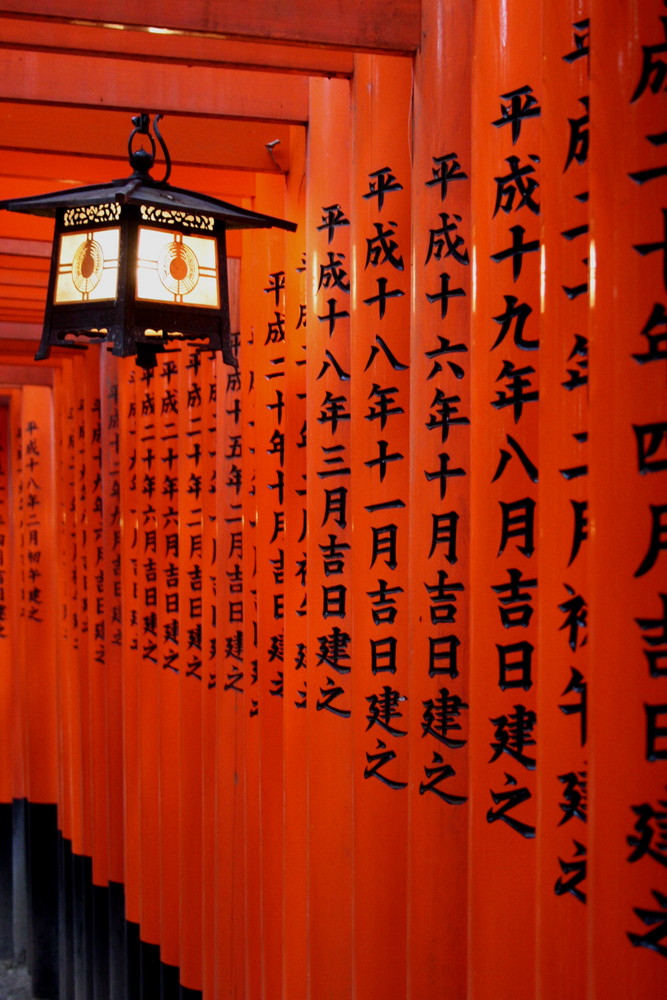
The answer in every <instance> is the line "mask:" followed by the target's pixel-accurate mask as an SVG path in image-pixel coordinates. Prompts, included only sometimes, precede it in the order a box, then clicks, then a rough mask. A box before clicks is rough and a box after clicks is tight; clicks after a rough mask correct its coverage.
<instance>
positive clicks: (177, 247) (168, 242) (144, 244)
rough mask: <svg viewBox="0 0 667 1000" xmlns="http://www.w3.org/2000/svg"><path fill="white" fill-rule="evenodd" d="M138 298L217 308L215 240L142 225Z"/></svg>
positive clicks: (138, 265)
mask: <svg viewBox="0 0 667 1000" xmlns="http://www.w3.org/2000/svg"><path fill="white" fill-rule="evenodd" d="M137 299H140V300H144V301H148V302H170V303H175V304H187V305H192V306H204V307H208V308H210V309H218V308H219V306H220V301H219V295H218V254H217V243H216V240H215V239H214V238H213V237H210V236H190V235H189V234H188V235H185V234H183V233H175V232H173V231H171V232H170V231H168V230H167V231H165V230H163V229H151V228H148V227H146V226H140V227H139V243H138V259H137Z"/></svg>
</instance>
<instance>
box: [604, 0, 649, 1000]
mask: <svg viewBox="0 0 667 1000" xmlns="http://www.w3.org/2000/svg"><path fill="white" fill-rule="evenodd" d="M591 27H592V32H593V36H592V37H593V41H592V46H591V155H590V192H591V200H590V208H591V242H592V247H594V251H593V260H594V261H595V264H594V268H593V272H592V288H591V306H592V316H591V328H590V337H591V372H590V439H589V447H590V491H591V495H590V503H591V512H592V515H591V525H592V530H591V538H590V540H589V542H588V546H589V559H590V561H591V596H590V617H591V623H592V629H591V637H590V641H589V646H590V656H591V665H590V699H589V723H590V726H589V729H590V763H591V780H592V796H591V798H592V802H591V811H590V843H591V849H590V864H589V869H588V874H589V877H588V884H589V888H590V895H589V906H590V908H591V910H592V914H591V917H592V919H591V923H590V926H591V935H592V937H591V952H590V954H591V961H592V965H591V976H592V984H593V986H592V992H593V994H594V995H595V996H605V995H607V996H610V995H612V994H614V995H616V996H633V997H637V998H649V997H655V996H658V995H661V993H662V992H664V987H665V982H666V981H667V887H666V881H665V865H666V864H667V839H666V837H665V830H666V821H667V798H666V796H665V786H666V785H667V595H666V591H667V588H666V587H665V579H666V573H667V502H666V501H667V497H666V489H667V393H665V375H666V371H667V368H666V364H667V312H666V305H665V304H666V302H667V298H666V296H667V166H666V164H667V156H666V145H665V144H666V142H667V133H666V132H665V131H664V118H662V119H661V117H660V115H661V113H662V114H663V115H664V104H665V96H664V89H665V81H666V79H667V9H665V4H664V3H659V2H658V0H651V2H641V0H629V2H628V3H626V4H623V5H619V7H617V8H616V9H615V12H614V17H609V11H608V8H607V7H605V5H604V4H602V3H599V2H598V0H594V2H592V3H591ZM612 890H613V891H612Z"/></svg>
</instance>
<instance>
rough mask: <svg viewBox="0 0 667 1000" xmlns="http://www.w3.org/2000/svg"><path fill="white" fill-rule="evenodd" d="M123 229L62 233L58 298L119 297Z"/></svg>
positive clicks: (93, 299) (59, 300)
mask: <svg viewBox="0 0 667 1000" xmlns="http://www.w3.org/2000/svg"><path fill="white" fill-rule="evenodd" d="M119 245H120V230H119V229H118V228H115V229H90V230H88V231H85V232H81V231H79V232H78V233H66V234H63V235H62V236H61V237H60V248H59V250H58V274H57V278H56V288H55V293H54V302H55V303H56V305H61V304H63V303H69V302H99V301H102V300H104V299H115V298H116V293H117V289H118V249H119Z"/></svg>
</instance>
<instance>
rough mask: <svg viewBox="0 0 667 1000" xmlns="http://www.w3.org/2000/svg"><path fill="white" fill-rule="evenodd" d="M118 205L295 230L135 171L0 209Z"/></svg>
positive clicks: (47, 212)
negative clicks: (109, 179) (104, 181)
mask: <svg viewBox="0 0 667 1000" xmlns="http://www.w3.org/2000/svg"><path fill="white" fill-rule="evenodd" d="M110 202H111V203H115V202H119V203H120V204H121V205H147V206H150V207H153V208H158V209H161V210H163V211H164V210H167V211H172V212H186V213H187V214H196V215H208V216H210V217H212V218H214V219H218V220H220V221H221V222H223V223H224V224H225V227H226V228H227V229H271V228H274V227H278V228H280V229H287V230H288V231H290V232H294V231H295V230H296V224H295V223H294V222H288V221H287V220H285V219H277V218H274V217H273V216H270V215H263V214H262V213H260V212H251V211H249V210H248V209H244V208H240V207H239V206H237V205H231V204H230V203H229V202H226V201H220V200H219V199H217V198H211V197H209V196H208V195H204V194H198V193H197V192H195V191H188V190H186V189H185V188H178V187H173V186H172V185H171V184H168V183H167V182H166V181H156V180H153V178H152V177H150V176H148V175H147V174H145V173H137V172H135V173H134V174H132V175H131V176H130V177H127V178H125V179H124V180H117V181H111V182H109V183H106V184H91V185H89V186H87V187H79V188H69V189H68V190H65V191H52V192H50V193H48V194H38V195H32V196H30V197H28V198H9V199H7V200H5V201H0V209H7V210H8V211H10V212H23V213H24V214H27V215H43V216H51V217H54V216H55V215H56V213H57V212H58V210H59V209H67V208H73V207H76V206H82V207H86V206H89V205H102V204H108V203H110Z"/></svg>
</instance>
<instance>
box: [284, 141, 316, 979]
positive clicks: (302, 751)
mask: <svg viewBox="0 0 667 1000" xmlns="http://www.w3.org/2000/svg"><path fill="white" fill-rule="evenodd" d="M290 149H291V161H290V171H289V176H288V178H287V179H286V180H287V183H286V191H285V217H286V218H288V219H289V220H290V221H291V222H295V223H296V224H297V226H298V229H297V232H296V233H289V234H285V236H284V240H285V307H286V308H285V343H284V347H285V352H284V354H285V379H284V381H285V391H286V393H287V396H288V399H289V403H290V405H289V406H288V408H287V409H286V412H285V461H284V474H285V556H284V563H285V576H284V595H285V596H284V604H283V615H284V619H283V620H284V660H283V692H282V704H283V738H284V743H283V746H284V762H283V768H284V781H285V798H284V807H283V808H284V822H285V834H284V838H285V839H284V854H283V868H282V878H283V888H282V891H283V900H284V903H283V905H284V913H285V917H284V924H283V953H284V963H283V982H282V991H283V996H303V995H304V993H305V989H306V983H307V977H308V781H307V777H308V750H307V746H308V744H307V713H306V711H305V708H300V707H299V704H300V702H301V701H302V696H301V695H300V693H299V692H300V691H301V689H302V687H303V679H305V674H306V670H307V666H306V664H307V662H308V650H307V642H306V640H307V636H306V621H307V615H308V594H309V581H308V563H307V558H306V546H307V487H308V483H307V478H306V442H307V425H306V363H307V356H306V339H307V329H308V327H307V323H308V317H307V304H306V265H307V261H306V245H307V233H306V226H305V214H306V135H305V130H304V129H302V128H300V127H298V126H293V128H292V130H291V141H290Z"/></svg>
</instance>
